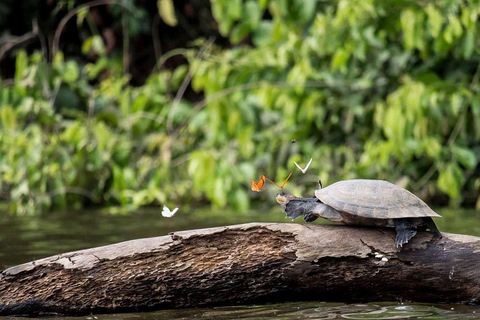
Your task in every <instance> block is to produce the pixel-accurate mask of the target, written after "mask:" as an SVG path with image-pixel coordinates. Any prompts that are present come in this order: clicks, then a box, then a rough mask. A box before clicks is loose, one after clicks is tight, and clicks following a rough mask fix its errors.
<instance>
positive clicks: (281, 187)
mask: <svg viewBox="0 0 480 320" xmlns="http://www.w3.org/2000/svg"><path fill="white" fill-rule="evenodd" d="M291 175H292V172H290V174H289V175H288V177H287V179H285V181H283V183H282V185H281V186H279V185H278V184H276V183H275V182H273V181H272V180H270V179H268V178H267V177H265V178H266V179H267V180H268V182H270V183H271V184H274V185H276V186H277V187H279V188H280V189H283V187H284V186H285V185H286V184H287V181H288V179H290V176H291Z"/></svg>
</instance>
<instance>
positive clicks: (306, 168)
mask: <svg viewBox="0 0 480 320" xmlns="http://www.w3.org/2000/svg"><path fill="white" fill-rule="evenodd" d="M293 163H295V165H296V166H297V168H298V169H300V171H302V172H303V173H305V172H307V170H308V167H310V163H312V158H310V161H308V163H307V166H306V167H305V169H302V167H300V166H299V165H298V163H296V162H295V161H293Z"/></svg>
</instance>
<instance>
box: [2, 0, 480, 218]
mask: <svg viewBox="0 0 480 320" xmlns="http://www.w3.org/2000/svg"><path fill="white" fill-rule="evenodd" d="M479 14H480V3H479V1H478V0H448V1H446V0H437V1H429V0H427V1H412V0H339V1H315V0H271V1H269V0H212V1H211V2H210V1H206V0H176V1H173V0H158V1H157V2H154V1H139V0H117V1H113V0H97V1H91V2H88V1H76V0H41V1H37V0H25V1H15V0H5V1H2V2H0V77H1V80H0V199H1V200H3V201H6V202H8V203H9V207H10V211H11V212H13V213H18V214H31V213H37V212H41V211H45V210H53V209H65V208H81V207H86V206H100V205H101V206H116V207H121V208H123V209H122V210H126V211H129V210H134V209H135V208H138V207H139V206H144V205H163V204H167V205H168V206H175V205H178V204H182V205H186V204H192V205H193V204H194V205H198V204H202V203H211V204H212V205H213V206H215V207H219V208H223V207H231V208H234V209H236V210H247V209H248V208H249V206H250V204H251V203H252V201H259V200H261V201H273V199H274V194H275V193H276V191H277V190H275V188H273V187H272V188H271V187H266V188H264V190H265V191H263V192H261V193H254V192H251V191H250V179H251V178H254V179H256V180H257V179H259V178H260V176H261V174H262V173H266V174H267V176H268V177H269V178H270V179H272V180H275V181H277V182H281V181H283V179H284V178H285V177H286V176H287V175H288V173H289V172H291V171H293V172H294V174H293V176H292V178H291V180H290V181H289V183H288V185H287V191H289V192H291V193H295V194H303V195H308V194H311V192H312V190H313V189H314V188H316V183H317V180H318V178H319V177H320V178H321V179H322V181H323V183H324V185H328V184H330V183H333V182H335V181H337V180H341V179H352V178H374V179H385V180H389V181H391V182H395V183H397V184H399V185H401V186H402V187H405V188H407V189H409V190H411V191H413V192H415V193H416V194H417V195H419V196H420V197H421V198H423V199H425V200H427V201H428V202H429V203H431V204H434V205H446V204H450V205H451V206H460V205H465V206H476V207H477V208H480V198H479V195H480V192H479V189H480V179H479V172H480V167H479V165H478V159H479V157H480V144H479V142H480V92H479V89H480V86H479V77H480V37H479V36H478V35H479V34H480V24H479V23H478V20H479ZM292 139H296V140H297V142H296V143H291V142H290V141H291V140H292ZM310 158H313V161H312V164H311V166H310V169H309V170H308V172H307V173H306V174H302V173H301V172H300V171H299V170H298V169H296V168H295V166H294V163H293V161H297V162H298V163H299V164H300V165H305V164H306V163H307V162H308V160H310Z"/></svg>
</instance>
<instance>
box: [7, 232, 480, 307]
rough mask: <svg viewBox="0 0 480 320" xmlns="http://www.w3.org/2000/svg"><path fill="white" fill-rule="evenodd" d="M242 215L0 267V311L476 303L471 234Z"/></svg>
mask: <svg viewBox="0 0 480 320" xmlns="http://www.w3.org/2000/svg"><path fill="white" fill-rule="evenodd" d="M394 238H395V233H394V231H393V230H389V229H377V228H359V227H349V226H340V225H335V226H334V225H306V224H282V223H250V224H242V225H235V226H227V227H219V228H210V229H199V230H191V231H182V232H175V233H172V234H170V235H167V236H163V237H156V238H148V239H138V240H132V241H127V242H122V243H118V244H113V245H108V246H104V247H98V248H92V249H87V250H82V251H76V252H70V253H64V254H59V255H56V256H52V257H49V258H45V259H41V260H37V261H33V262H29V263H25V264H22V265H19V266H15V267H12V268H9V269H6V270H4V271H2V272H1V274H0V315H39V314H52V313H53V314H64V315H82V314H90V313H110V312H132V311H146V310H157V309H166V308H186V307H200V306H215V305H234V304H251V303H267V302H280V301H299V300H320V301H343V302H364V301H399V300H412V301H423V302H445V303H477V302H478V301H479V298H480V268H479V266H480V265H479V262H480V238H477V237H472V236H466V235H456V234H446V233H445V234H443V238H441V239H438V238H434V237H433V236H432V235H431V234H430V233H428V232H419V234H418V235H417V236H416V237H415V238H413V239H412V240H411V242H410V243H408V244H407V245H405V246H404V247H403V248H402V249H401V250H399V249H396V248H395V244H394Z"/></svg>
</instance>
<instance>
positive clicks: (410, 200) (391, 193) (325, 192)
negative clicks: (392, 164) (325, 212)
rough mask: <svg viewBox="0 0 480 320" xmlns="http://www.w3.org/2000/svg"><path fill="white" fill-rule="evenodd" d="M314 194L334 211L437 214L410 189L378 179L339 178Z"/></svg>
mask: <svg viewBox="0 0 480 320" xmlns="http://www.w3.org/2000/svg"><path fill="white" fill-rule="evenodd" d="M315 196H316V197H317V198H318V199H320V201H322V202H323V203H325V204H326V205H328V206H330V207H332V208H334V209H336V210H337V211H341V212H346V213H350V214H352V215H356V216H359V217H364V218H372V219H397V218H421V217H440V215H438V214H437V213H435V212H434V211H433V210H432V209H430V207H429V206H427V205H426V204H425V202H423V201H422V200H420V199H419V198H418V197H417V196H415V195H414V194H413V193H411V192H410V191H408V190H405V189H403V188H401V187H399V186H397V185H395V184H393V183H390V182H387V181H382V180H363V179H359V180H345V181H339V182H336V183H334V184H332V185H330V186H328V187H325V188H323V189H319V190H316V191H315Z"/></svg>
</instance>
